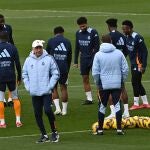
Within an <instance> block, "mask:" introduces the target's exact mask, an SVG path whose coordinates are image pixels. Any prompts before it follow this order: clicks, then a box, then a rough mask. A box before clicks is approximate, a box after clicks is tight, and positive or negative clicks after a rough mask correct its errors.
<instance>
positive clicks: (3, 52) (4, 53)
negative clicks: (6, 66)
mask: <svg viewBox="0 0 150 150" xmlns="http://www.w3.org/2000/svg"><path fill="white" fill-rule="evenodd" d="M4 57H10V54H9V53H8V51H7V49H3V51H2V52H1V54H0V58H4Z"/></svg>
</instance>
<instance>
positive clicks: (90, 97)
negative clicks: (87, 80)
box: [85, 91, 93, 101]
mask: <svg viewBox="0 0 150 150" xmlns="http://www.w3.org/2000/svg"><path fill="white" fill-rule="evenodd" d="M85 95H86V97H87V100H88V101H93V98H92V92H91V91H88V92H85Z"/></svg>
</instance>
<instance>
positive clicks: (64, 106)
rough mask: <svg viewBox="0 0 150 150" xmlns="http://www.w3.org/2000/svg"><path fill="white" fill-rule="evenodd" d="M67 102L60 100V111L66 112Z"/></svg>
mask: <svg viewBox="0 0 150 150" xmlns="http://www.w3.org/2000/svg"><path fill="white" fill-rule="evenodd" d="M67 106H68V102H62V112H67Z"/></svg>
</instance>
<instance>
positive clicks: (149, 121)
mask: <svg viewBox="0 0 150 150" xmlns="http://www.w3.org/2000/svg"><path fill="white" fill-rule="evenodd" d="M137 124H138V127H139V128H150V118H149V117H143V116H141V117H139V120H138V123H137Z"/></svg>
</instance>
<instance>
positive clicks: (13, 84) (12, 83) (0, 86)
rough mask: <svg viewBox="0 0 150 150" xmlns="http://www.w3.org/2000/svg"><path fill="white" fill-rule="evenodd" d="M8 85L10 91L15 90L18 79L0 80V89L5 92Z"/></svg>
mask: <svg viewBox="0 0 150 150" xmlns="http://www.w3.org/2000/svg"><path fill="white" fill-rule="evenodd" d="M6 87H8V89H9V91H14V90H15V89H16V81H10V82H0V91H2V92H5V91H6Z"/></svg>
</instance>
